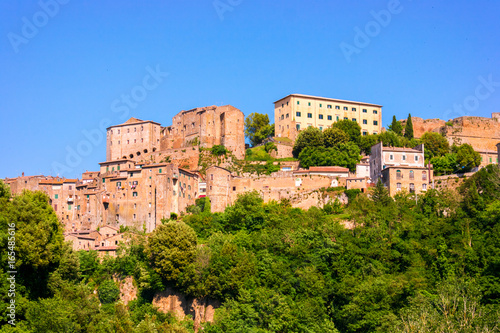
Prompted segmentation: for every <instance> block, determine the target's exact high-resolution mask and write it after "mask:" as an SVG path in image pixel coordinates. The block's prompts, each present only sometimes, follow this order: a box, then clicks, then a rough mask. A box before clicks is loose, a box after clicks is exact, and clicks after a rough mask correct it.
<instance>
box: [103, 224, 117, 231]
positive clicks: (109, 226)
mask: <svg viewBox="0 0 500 333" xmlns="http://www.w3.org/2000/svg"><path fill="white" fill-rule="evenodd" d="M104 227H108V228H111V229H114V230H116V231H120V228H117V227H114V226H112V225H105V226H103V228H104Z"/></svg>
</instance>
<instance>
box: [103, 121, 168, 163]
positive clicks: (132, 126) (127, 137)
mask: <svg viewBox="0 0 500 333" xmlns="http://www.w3.org/2000/svg"><path fill="white" fill-rule="evenodd" d="M160 132H161V125H160V124H159V123H156V122H154V121H150V120H140V119H137V118H130V119H129V120H127V121H126V122H124V123H123V124H120V125H115V126H110V127H108V128H107V133H106V134H107V135H106V161H114V160H117V159H128V158H129V159H137V160H138V159H142V158H143V157H141V156H143V155H146V156H147V154H148V153H152V152H154V151H156V150H157V149H158V148H160Z"/></svg>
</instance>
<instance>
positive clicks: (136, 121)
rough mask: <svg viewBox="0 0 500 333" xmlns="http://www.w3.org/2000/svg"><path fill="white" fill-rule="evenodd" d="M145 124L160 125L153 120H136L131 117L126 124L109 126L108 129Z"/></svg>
mask: <svg viewBox="0 0 500 333" xmlns="http://www.w3.org/2000/svg"><path fill="white" fill-rule="evenodd" d="M143 123H153V124H157V125H160V126H161V124H160V123H157V122H155V121H151V120H141V119H137V118H134V117H131V118H130V119H129V120H127V121H126V122H124V123H123V124H119V125H113V126H109V127H108V128H106V129H110V128H113V127H120V126H128V125H134V124H143Z"/></svg>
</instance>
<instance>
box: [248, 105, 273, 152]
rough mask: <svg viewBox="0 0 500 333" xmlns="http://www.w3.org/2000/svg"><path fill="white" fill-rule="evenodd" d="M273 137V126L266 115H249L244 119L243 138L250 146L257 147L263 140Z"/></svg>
mask: <svg viewBox="0 0 500 333" xmlns="http://www.w3.org/2000/svg"><path fill="white" fill-rule="evenodd" d="M273 135H274V124H270V123H269V116H268V115H267V114H260V113H251V114H250V115H249V116H248V117H247V118H246V119H245V136H246V137H247V139H248V140H250V143H251V144H252V146H255V145H258V144H259V143H261V142H262V141H263V140H264V139H266V138H267V137H269V136H273Z"/></svg>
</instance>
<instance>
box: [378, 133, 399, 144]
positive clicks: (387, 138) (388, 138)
mask: <svg viewBox="0 0 500 333" xmlns="http://www.w3.org/2000/svg"><path fill="white" fill-rule="evenodd" d="M378 141H379V142H382V145H383V146H384V147H403V140H402V138H401V137H400V136H398V135H397V134H396V133H394V132H392V131H386V132H382V133H380V134H379V135H378Z"/></svg>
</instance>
